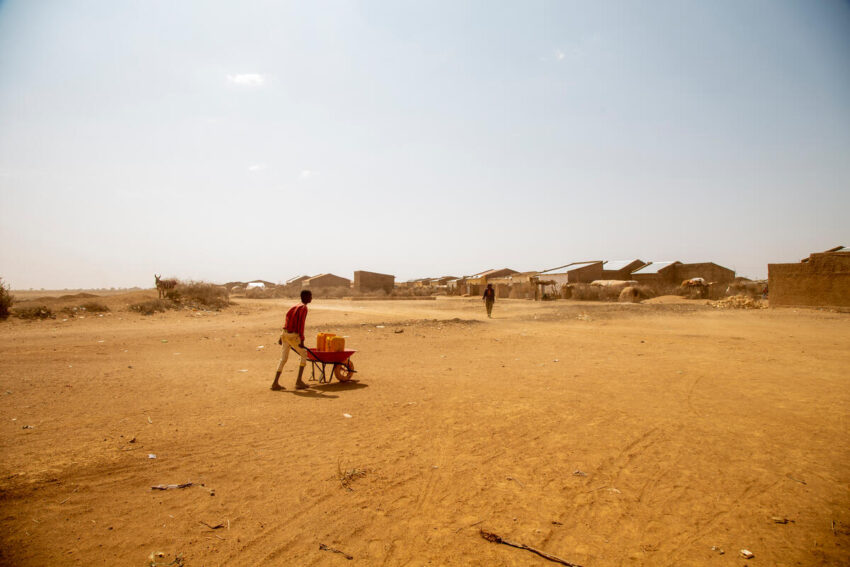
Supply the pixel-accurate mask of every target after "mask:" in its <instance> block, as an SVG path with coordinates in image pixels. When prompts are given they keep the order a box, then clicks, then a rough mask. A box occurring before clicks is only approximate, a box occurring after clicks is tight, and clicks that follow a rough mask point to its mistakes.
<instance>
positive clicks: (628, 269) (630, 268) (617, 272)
mask: <svg viewBox="0 0 850 567" xmlns="http://www.w3.org/2000/svg"><path fill="white" fill-rule="evenodd" d="M644 266H646V262H644V261H643V260H608V261H606V262H603V263H602V276H601V277H600V278H599V279H601V280H630V279H632V272H634V271H635V270H638V269H640V268H642V267H644Z"/></svg>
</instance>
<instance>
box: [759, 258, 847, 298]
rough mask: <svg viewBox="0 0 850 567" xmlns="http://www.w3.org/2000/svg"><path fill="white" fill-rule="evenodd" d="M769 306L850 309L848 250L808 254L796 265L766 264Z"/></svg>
mask: <svg viewBox="0 0 850 567" xmlns="http://www.w3.org/2000/svg"><path fill="white" fill-rule="evenodd" d="M767 285H768V291H769V294H770V295H769V297H770V306H771V307H776V306H782V305H799V306H813V307H815V306H816V307H850V248H846V247H844V246H836V247H835V248H831V249H829V250H827V251H825V252H815V253H812V254H811V255H810V256H809V257H808V258H805V259H803V260H802V261H800V263H798V264H768V265H767Z"/></svg>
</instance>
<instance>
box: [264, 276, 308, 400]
mask: <svg viewBox="0 0 850 567" xmlns="http://www.w3.org/2000/svg"><path fill="white" fill-rule="evenodd" d="M311 301H313V292H311V291H310V290H307V289H305V290H303V291H302V292H301V303H300V304H298V305H295V306H293V307H292V308H291V309H290V310H289V311H287V312H286V322H285V323H284V325H283V334H282V335H281V337H280V339H279V340H278V344H280V345H283V352H281V354H280V363H278V365H277V373H276V374H275V375H274V382H272V390H283V389H284V388H283V386H281V385H280V384H278V380H280V373H281V372H282V371H283V365H284V364H286V361H287V360H288V359H289V349H290V348H291V349H292V350H294V351H295V352H297V353H298V354H299V355H300V356H301V365H300V366H299V367H298V379H297V380H296V381H295V389H296V390H305V389H307V388H309V387H310V386H308V385H307V384H305V383H304V382H303V381H302V380H301V376H302V375H303V374H304V367H305V366H307V351H306V350H305V349H304V324H305V323H306V322H307V304H308V303H310V302H311Z"/></svg>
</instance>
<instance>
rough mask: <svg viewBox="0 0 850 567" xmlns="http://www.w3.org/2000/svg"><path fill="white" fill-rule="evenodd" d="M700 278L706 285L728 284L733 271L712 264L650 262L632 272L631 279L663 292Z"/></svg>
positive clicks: (733, 275)
mask: <svg viewBox="0 0 850 567" xmlns="http://www.w3.org/2000/svg"><path fill="white" fill-rule="evenodd" d="M694 278H702V279H704V280H705V282H706V283H707V284H729V283H731V282H732V281H734V280H735V270H730V269H729V268H725V267H723V266H721V265H719V264H715V263H714V262H695V263H690V264H684V263H682V262H679V261H672V262H670V261H666V262H650V263H649V264H647V265H646V266H643V267H642V268H638V269H637V270H635V271H633V272H632V275H631V279H633V280H635V281H637V282H638V283H640V284H643V285H647V286H650V287H653V288H655V289H656V290H659V291H663V290H664V289H669V288H671V287H679V286H680V285H682V282H683V281H685V280H690V279H694Z"/></svg>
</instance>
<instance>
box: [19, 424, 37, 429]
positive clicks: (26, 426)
mask: <svg viewBox="0 0 850 567" xmlns="http://www.w3.org/2000/svg"><path fill="white" fill-rule="evenodd" d="M21 429H35V426H34V425H24V426H23V427H21Z"/></svg>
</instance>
